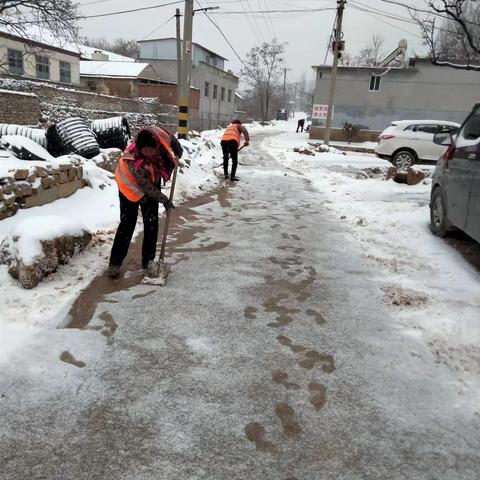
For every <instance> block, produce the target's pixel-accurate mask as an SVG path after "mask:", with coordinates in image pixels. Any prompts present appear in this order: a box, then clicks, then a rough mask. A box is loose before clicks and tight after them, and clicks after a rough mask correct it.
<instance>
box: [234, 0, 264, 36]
mask: <svg viewBox="0 0 480 480" xmlns="http://www.w3.org/2000/svg"><path fill="white" fill-rule="evenodd" d="M239 3H240V6H241V7H242V8H243V11H244V12H245V18H246V19H247V20H248V23H249V25H250V28H251V29H252V32H253V34H254V35H255V37H257V41H258V43H262V40H261V39H260V36H259V35H258V33H257V31H256V30H255V27H254V26H253V23H252V21H251V20H250V17H249V16H248V14H247V10H246V9H245V6H244V4H243V2H242V1H241V0H239Z"/></svg>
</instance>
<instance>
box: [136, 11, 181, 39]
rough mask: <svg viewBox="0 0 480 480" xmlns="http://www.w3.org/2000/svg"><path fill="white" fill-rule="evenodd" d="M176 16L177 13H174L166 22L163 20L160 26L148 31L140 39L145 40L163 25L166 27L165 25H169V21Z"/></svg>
mask: <svg viewBox="0 0 480 480" xmlns="http://www.w3.org/2000/svg"><path fill="white" fill-rule="evenodd" d="M174 18H175V15H172V16H171V17H170V18H169V19H168V20H167V21H166V22H163V23H162V24H161V25H159V26H158V27H155V28H154V29H153V30H152V31H151V32H150V33H147V34H146V35H145V36H144V37H143V38H141V39H140V40H145V39H146V38H148V37H149V36H150V35H152V34H154V33H155V32H158V30H160V29H161V28H162V27H164V26H165V25H167V23H169V22H171V21H172V20H173V19H174Z"/></svg>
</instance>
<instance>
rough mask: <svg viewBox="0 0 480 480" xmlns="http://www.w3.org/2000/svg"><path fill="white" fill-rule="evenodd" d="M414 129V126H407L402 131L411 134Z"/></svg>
mask: <svg viewBox="0 0 480 480" xmlns="http://www.w3.org/2000/svg"><path fill="white" fill-rule="evenodd" d="M414 128H415V125H409V126H408V127H407V128H406V129H405V130H404V132H411V131H413V129H414Z"/></svg>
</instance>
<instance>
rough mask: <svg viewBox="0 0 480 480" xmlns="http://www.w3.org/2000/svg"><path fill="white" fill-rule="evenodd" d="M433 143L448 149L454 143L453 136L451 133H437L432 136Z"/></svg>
mask: <svg viewBox="0 0 480 480" xmlns="http://www.w3.org/2000/svg"><path fill="white" fill-rule="evenodd" d="M433 143H435V144H436V145H442V146H443V147H450V146H452V145H453V143H454V142H453V136H452V134H451V132H438V133H436V134H435V135H434V136H433Z"/></svg>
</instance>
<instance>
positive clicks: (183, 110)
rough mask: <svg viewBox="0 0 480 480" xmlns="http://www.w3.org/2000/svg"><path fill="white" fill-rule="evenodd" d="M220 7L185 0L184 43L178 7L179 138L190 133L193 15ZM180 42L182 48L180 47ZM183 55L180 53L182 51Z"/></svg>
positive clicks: (185, 136)
mask: <svg viewBox="0 0 480 480" xmlns="http://www.w3.org/2000/svg"><path fill="white" fill-rule="evenodd" d="M218 8H219V7H206V8H198V9H196V10H194V9H193V0H185V11H184V13H183V14H184V17H185V18H184V21H183V45H182V42H181V36H180V12H179V10H178V9H177V14H176V15H175V16H176V17H177V61H178V59H179V58H180V57H181V63H180V65H181V66H178V67H177V74H178V76H179V78H180V79H181V81H179V90H180V95H179V100H178V138H187V135H188V106H189V105H188V100H189V96H190V84H191V82H190V76H191V72H192V51H193V44H192V31H193V15H194V14H195V12H206V11H207V10H216V9H218ZM179 44H180V46H181V48H179ZM179 52H180V53H181V55H180V53H179Z"/></svg>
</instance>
